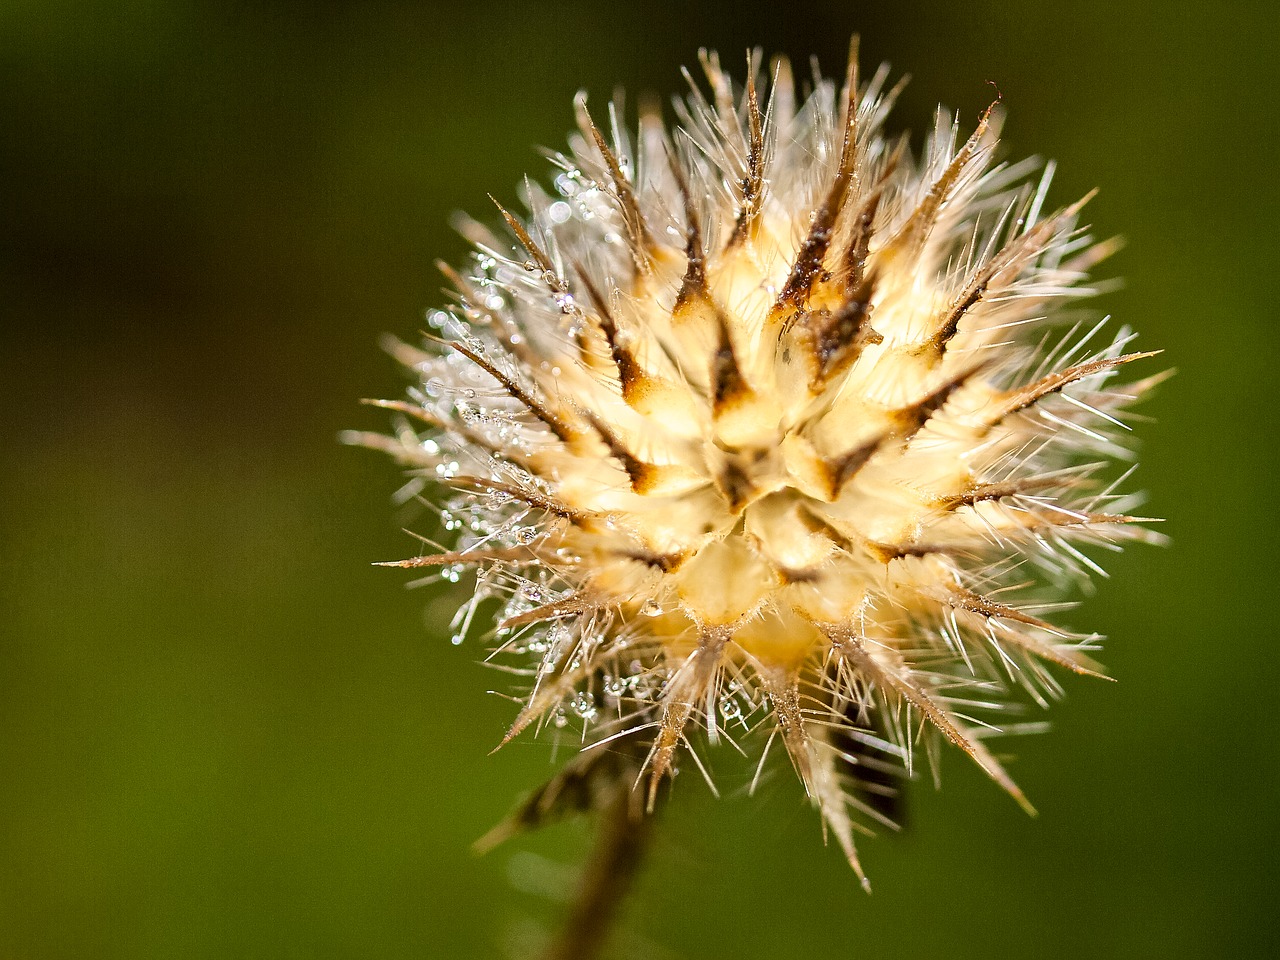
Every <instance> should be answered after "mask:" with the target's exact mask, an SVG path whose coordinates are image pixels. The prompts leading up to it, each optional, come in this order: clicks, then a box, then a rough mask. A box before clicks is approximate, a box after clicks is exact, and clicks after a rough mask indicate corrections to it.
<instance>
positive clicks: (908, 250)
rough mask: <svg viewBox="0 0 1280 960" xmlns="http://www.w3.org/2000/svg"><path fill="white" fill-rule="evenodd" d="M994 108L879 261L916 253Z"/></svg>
mask: <svg viewBox="0 0 1280 960" xmlns="http://www.w3.org/2000/svg"><path fill="white" fill-rule="evenodd" d="M995 106H996V105H995V104H994V103H993V104H991V105H990V106H989V107H987V109H985V110H984V111H982V116H981V117H980V118H979V120H978V126H977V128H976V129H975V130H974V131H973V133H972V135H970V137H969V139H968V140H966V141H965V143H964V146H962V147H961V148H960V150H959V151H957V153H956V155H955V156H954V157H953V158H952V159H951V162H950V163H949V164H947V168H946V169H945V170H943V171H942V173H941V174H940V175H939V177H938V179H937V180H935V181H934V182H933V184H932V185H931V186H930V187H929V192H928V193H927V194H925V197H924V199H923V200H921V201H920V203H919V205H917V207H916V208H915V210H913V211H912V213H911V216H910V217H908V218H907V221H906V222H905V223H904V224H903V225H902V227H901V228H900V229H899V230H898V232H897V233H896V234H894V236H893V238H892V239H891V240H890V241H889V242H888V243H887V244H886V245H885V248H884V249H883V250H882V251H881V252H880V256H881V257H884V258H885V259H886V260H890V259H894V258H896V257H899V256H904V257H906V258H907V259H910V258H911V257H913V256H915V255H916V254H917V253H918V252H919V250H920V248H921V247H922V246H923V244H924V241H925V239H926V238H927V237H928V235H929V232H930V231H931V230H932V229H933V225H934V223H935V222H936V221H937V218H938V213H939V211H940V210H941V209H942V205H943V204H944V203H945V202H946V201H947V199H948V198H949V197H950V196H951V191H952V190H953V189H955V186H956V184H957V183H958V182H959V180H960V175H961V174H962V173H963V172H964V170H965V168H966V167H967V166H968V165H969V162H970V161H971V160H973V158H974V157H975V156H976V155H977V153H978V148H979V146H980V144H981V143H982V139H983V138H984V137H985V136H986V135H987V131H988V130H989V129H990V126H991V113H992V111H993V110H994V109H995Z"/></svg>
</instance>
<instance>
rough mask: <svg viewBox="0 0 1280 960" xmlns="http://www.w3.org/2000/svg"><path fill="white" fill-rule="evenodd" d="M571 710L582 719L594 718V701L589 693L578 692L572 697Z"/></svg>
mask: <svg viewBox="0 0 1280 960" xmlns="http://www.w3.org/2000/svg"><path fill="white" fill-rule="evenodd" d="M573 712H574V713H576V714H577V715H578V716H580V717H581V718H582V719H583V720H594V719H595V718H596V702H595V700H593V699H592V698H591V696H590V695H589V694H586V693H579V694H578V695H577V696H576V697H574V698H573Z"/></svg>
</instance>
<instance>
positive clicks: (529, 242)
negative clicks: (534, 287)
mask: <svg viewBox="0 0 1280 960" xmlns="http://www.w3.org/2000/svg"><path fill="white" fill-rule="evenodd" d="M489 199H490V200H492V201H493V205H494V206H495V207H497V208H498V212H499V213H500V214H502V219H503V220H505V221H506V222H507V226H508V227H510V228H511V232H512V233H514V234H515V235H516V239H517V240H519V241H520V246H522V247H524V249H525V252H526V253H528V254H529V256H530V257H532V258H533V260H534V262H535V263H537V265H538V268H539V269H540V270H541V271H542V272H543V274H544V275H547V274H550V275H551V276H553V277H554V276H557V275H558V272H557V270H556V265H555V264H554V263H553V262H552V260H551V258H550V257H549V256H548V255H547V253H546V251H545V250H543V249H542V248H541V247H540V246H538V245H537V244H536V243H535V242H534V240H533V237H531V236H529V231H528V230H526V229H525V228H524V225H523V224H522V223H521V222H520V221H519V220H517V219H516V218H515V217H514V216H512V215H511V213H510V212H509V211H508V210H507V208H506V207H504V206H503V205H502V204H501V203H499V202H498V200H497V198H496V197H495V196H494V195H493V194H489ZM552 289H553V291H555V292H559V288H558V287H555V286H553V287H552Z"/></svg>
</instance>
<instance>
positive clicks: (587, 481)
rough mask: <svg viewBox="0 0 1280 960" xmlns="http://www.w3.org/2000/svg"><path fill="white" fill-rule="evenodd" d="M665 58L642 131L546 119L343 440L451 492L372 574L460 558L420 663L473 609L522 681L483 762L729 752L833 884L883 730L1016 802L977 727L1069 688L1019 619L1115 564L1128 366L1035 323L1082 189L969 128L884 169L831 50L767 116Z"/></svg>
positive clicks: (1064, 271)
mask: <svg viewBox="0 0 1280 960" xmlns="http://www.w3.org/2000/svg"><path fill="white" fill-rule="evenodd" d="M703 66H704V68H705V70H706V73H707V79H708V81H709V86H710V91H711V96H710V97H708V96H707V95H705V94H704V93H703V92H701V90H700V88H699V87H698V85H697V84H693V90H692V92H691V93H690V95H689V96H688V97H687V98H686V99H684V100H680V101H677V102H676V104H675V107H676V113H677V115H678V118H679V125H678V126H676V127H675V128H674V129H672V130H670V131H668V130H666V129H664V127H663V124H662V122H661V119H660V118H659V117H658V116H657V115H656V114H653V113H649V114H646V115H644V116H642V117H641V120H640V123H639V127H638V130H636V131H635V132H634V134H629V133H628V132H626V131H625V130H624V127H623V125H622V122H621V120H620V117H619V115H618V112H615V111H614V110H613V109H610V111H609V114H608V121H609V122H608V123H607V124H606V125H605V126H604V127H603V128H602V127H601V126H600V125H599V123H598V122H597V119H596V118H593V117H592V116H591V114H590V113H588V111H587V107H586V104H585V101H583V100H579V102H578V123H579V128H580V134H579V135H578V136H576V137H575V138H573V139H572V140H571V142H570V147H569V150H568V152H566V153H563V154H557V155H556V156H555V157H554V162H555V164H556V166H557V167H558V168H559V171H558V174H557V175H556V177H555V181H554V188H553V190H552V191H550V192H546V191H544V190H542V189H541V188H539V187H538V186H536V185H532V184H531V185H529V186H528V187H527V195H526V197H525V198H524V202H525V205H526V208H527V209H526V211H525V212H524V213H522V214H520V215H516V214H513V213H510V212H508V211H507V210H506V209H502V208H500V212H501V217H502V219H503V220H504V221H505V224H506V228H507V231H508V234H505V235H500V234H495V233H491V232H489V231H488V230H487V229H485V228H484V227H481V226H478V225H471V226H469V227H468V232H469V237H470V239H471V240H472V241H473V242H474V244H475V247H476V251H477V252H476V254H475V255H474V260H473V262H472V263H471V264H470V266H469V269H467V270H465V271H463V272H460V273H455V272H453V271H447V272H448V276H449V277H450V279H451V281H452V283H453V285H454V287H455V290H456V297H457V299H456V303H455V305H454V306H453V307H452V308H451V309H448V310H442V311H437V312H435V313H433V314H432V315H431V318H430V319H431V325H432V327H433V328H434V330H433V332H432V333H431V334H430V335H429V336H428V340H429V344H428V346H427V348H426V349H425V350H423V351H419V350H416V349H413V348H410V347H407V346H403V345H395V346H394V347H393V350H394V353H395V354H396V356H397V357H398V358H400V359H401V360H402V361H403V362H404V363H405V364H406V365H408V366H409V367H410V368H411V369H412V370H413V373H414V376H415V378H416V380H417V383H416V385H415V386H414V388H413V389H412V390H411V391H410V399H409V400H408V401H396V402H384V403H383V404H382V405H383V406H386V407H388V408H390V409H393V410H395V411H397V412H398V413H399V414H401V415H402V419H401V421H400V423H399V426H398V428H397V430H396V432H395V434H394V435H393V436H391V437H381V436H370V435H364V434H361V435H355V436H353V437H351V438H350V439H352V440H353V441H355V442H361V443H366V444H370V445H373V446H375V447H378V448H380V449H385V450H387V451H389V452H390V453H391V454H392V455H393V456H395V457H396V458H397V459H398V460H399V461H400V462H401V463H403V464H405V465H406V466H407V467H409V468H410V469H411V471H412V472H413V475H414V476H415V477H418V478H423V479H425V480H428V481H431V482H434V483H438V484H441V485H443V487H444V488H445V489H446V490H449V491H452V493H451V495H450V497H449V498H448V500H447V509H446V510H445V512H444V513H443V514H442V516H443V517H444V518H445V527H446V529H448V530H452V531H456V532H455V534H454V543H453V544H452V546H450V547H449V548H447V549H445V548H441V550H440V551H439V552H437V553H435V554H433V555H429V556H422V557H418V558H417V559H414V560H408V561H404V562H402V563H400V564H398V565H399V566H404V567H423V566H438V567H441V568H442V569H443V570H444V573H445V576H446V577H447V578H448V579H451V580H455V581H456V580H457V579H458V577H459V575H460V574H461V572H462V571H464V570H466V569H471V570H473V571H474V575H475V582H476V588H475V592H474V594H473V596H472V598H471V600H470V601H469V602H468V603H467V604H465V605H464V606H463V608H462V609H461V610H460V611H459V612H458V615H457V618H456V619H455V621H454V629H455V632H456V636H455V639H457V640H460V639H461V638H462V636H463V635H464V634H465V633H467V631H468V630H469V629H470V628H471V626H472V623H473V618H474V617H475V615H476V611H477V609H478V608H479V607H480V606H481V605H482V604H483V603H484V602H485V601H486V600H489V599H491V598H492V599H495V600H496V601H497V605H498V609H499V613H498V619H499V625H498V628H497V631H496V637H497V648H496V650H495V651H494V656H495V657H510V658H514V661H515V664H516V669H517V672H525V673H526V674H527V676H528V680H529V682H528V686H527V689H526V691H525V693H524V701H523V703H524V705H523V709H521V711H520V713H519V715H518V716H517V718H516V719H515V722H514V723H513V725H512V727H511V730H510V733H509V734H508V737H507V739H510V738H511V737H514V736H516V735H517V734H519V733H521V732H522V731H523V730H525V729H526V728H527V727H529V726H530V725H532V724H539V725H540V724H542V723H543V722H547V721H549V722H550V723H551V724H552V725H553V726H556V727H563V726H566V725H568V724H570V723H572V724H574V725H575V726H577V725H581V726H582V727H583V735H584V738H586V742H587V743H588V744H589V745H590V744H595V743H600V742H601V741H605V740H608V741H610V742H612V743H614V744H615V745H616V744H617V743H619V742H622V741H628V742H630V743H637V742H641V741H642V742H643V743H644V748H643V749H642V751H641V752H640V754H639V761H638V764H639V765H640V766H642V767H643V770H644V780H645V783H646V784H647V786H646V787H645V790H646V791H647V796H648V799H649V803H650V804H652V801H653V796H654V791H655V790H656V789H657V787H658V785H659V783H660V782H661V781H662V780H663V778H664V777H666V776H668V775H670V774H672V773H673V772H674V770H675V764H676V761H677V756H678V755H679V754H682V753H683V754H686V755H689V756H691V758H692V759H693V760H694V761H695V762H696V763H697V764H698V766H699V767H701V766H702V764H701V763H700V762H699V761H698V758H697V756H696V754H694V753H693V749H694V746H695V745H697V744H701V743H702V742H703V741H702V740H701V739H698V740H697V741H695V742H694V743H691V739H690V735H691V733H692V732H693V731H694V730H701V731H703V732H704V733H705V738H706V741H707V742H710V743H716V742H718V741H719V740H721V739H725V740H730V741H732V742H735V743H736V740H737V738H739V736H740V735H744V734H746V733H748V732H752V731H754V730H756V728H762V729H761V731H760V733H759V734H758V742H759V743H760V744H761V747H760V749H761V751H762V753H767V751H768V749H769V746H770V745H771V744H773V743H774V741H775V740H777V741H779V742H780V743H781V745H782V746H783V747H784V748H785V750H786V751H787V753H788V754H789V755H790V758H791V761H792V763H793V765H794V767H795V769H796V771H797V773H798V774H799V776H800V778H801V779H802V780H803V782H804V786H805V789H806V790H807V792H808V794H809V796H810V797H811V798H812V800H813V802H814V804H815V805H816V806H817V807H818V809H819V810H820V811H821V814H822V816H823V818H824V820H825V823H826V824H827V826H828V827H829V828H830V830H831V831H832V833H833V834H834V836H835V837H836V839H837V841H838V842H839V843H840V845H841V847H842V848H843V849H844V851H845V853H846V855H847V856H848V858H849V860H850V862H851V863H852V864H853V866H854V868H855V869H857V870H858V872H859V874H861V869H860V868H859V866H858V861H857V856H856V853H855V851H854V845H853V839H852V834H853V831H854V830H855V829H856V828H857V822H858V821H859V820H861V819H867V818H870V819H872V820H875V819H883V818H884V813H883V811H884V803H883V802H882V800H883V798H882V796H881V795H882V794H883V793H885V792H886V790H891V787H886V786H885V783H886V778H885V777H884V771H885V770H886V769H891V768H892V766H893V765H895V764H899V765H903V766H905V768H906V770H907V771H910V769H911V766H912V753H913V748H914V747H915V745H916V744H917V741H918V740H919V739H921V738H920V737H919V733H920V731H921V729H922V730H923V733H924V734H925V736H924V737H923V742H924V743H925V744H926V745H927V746H929V747H932V746H934V745H935V744H936V743H938V742H940V741H941V740H949V741H950V742H951V743H953V744H955V745H956V746H958V747H959V748H960V749H962V750H963V751H965V752H966V753H968V754H969V755H970V756H971V757H972V758H973V759H974V760H975V761H976V762H977V763H978V764H979V765H980V766H981V767H982V769H983V770H985V771H986V773H987V774H988V775H990V776H991V777H992V779H994V780H995V781H996V782H997V783H999V784H1000V785H1001V786H1002V787H1004V788H1005V789H1006V790H1007V791H1009V793H1011V794H1012V795H1013V796H1014V797H1015V798H1016V799H1017V800H1018V801H1019V802H1020V803H1022V804H1023V805H1024V806H1027V803H1026V801H1025V799H1024V798H1023V796H1022V794H1021V792H1020V791H1019V790H1018V788H1017V787H1016V786H1015V785H1014V783H1013V781H1012V780H1011V779H1010V777H1009V775H1008V774H1007V773H1006V772H1005V770H1004V768H1003V767H1002V766H1001V764H1000V763H999V761H998V760H997V759H996V758H995V756H994V755H993V754H992V753H991V752H990V750H989V749H988V748H987V746H986V738H987V737H988V736H990V735H992V734H995V733H1000V732H1010V731H1012V730H1016V729H1017V728H1018V724H1014V723H1010V722H1008V720H1007V714H1008V713H1009V712H1011V705H1010V701H1012V700H1016V699H1020V698H1017V697H1014V696H1011V695H1012V694H1016V693H1017V692H1018V691H1019V690H1021V691H1022V693H1023V694H1024V695H1026V696H1029V697H1030V698H1031V699H1032V700H1033V701H1036V702H1038V703H1044V702H1045V701H1046V700H1047V699H1049V698H1050V697H1052V696H1054V695H1055V694H1056V693H1057V692H1058V685H1057V682H1056V680H1055V679H1054V677H1053V676H1052V674H1051V671H1050V669H1049V667H1048V665H1054V666H1058V667H1062V668H1065V669H1066V670H1070V671H1075V672H1078V673H1095V672H1096V670H1097V668H1096V666H1095V665H1094V663H1093V661H1092V660H1091V659H1090V658H1089V651H1091V650H1092V649H1093V648H1094V647H1095V646H1096V644H1097V641H1098V639H1099V638H1098V637H1097V636H1096V635H1094V634H1088V635H1081V634H1077V633H1072V632H1070V631H1068V630H1066V629H1063V628H1061V627H1058V626H1055V625H1054V624H1053V623H1051V622H1050V621H1049V620H1047V619H1045V615H1046V611H1047V610H1048V609H1049V608H1050V607H1051V606H1053V605H1054V604H1053V603H1052V601H1054V600H1055V599H1061V595H1062V593H1063V592H1064V591H1065V590H1066V589H1067V588H1068V586H1069V581H1071V580H1073V579H1075V578H1078V577H1081V576H1083V577H1087V576H1088V574H1089V572H1090V571H1091V570H1092V571H1097V570H1098V568H1097V566H1096V564H1095V562H1094V561H1093V560H1092V559H1090V558H1089V556H1088V555H1087V554H1086V552H1085V551H1084V550H1082V549H1081V548H1082V547H1087V546H1090V545H1101V546H1107V547H1110V546H1113V545H1115V544H1117V543H1119V542H1121V541H1123V540H1126V539H1135V538H1136V539H1148V540H1149V539H1153V535H1152V534H1151V533H1150V532H1149V531H1147V530H1146V529H1145V528H1144V527H1143V526H1141V525H1140V518H1135V517H1133V516H1130V515H1128V512H1127V511H1128V510H1130V509H1131V508H1132V505H1133V500H1132V498H1128V497H1125V496H1122V495H1119V494H1117V493H1115V492H1114V486H1115V484H1111V485H1106V484H1104V483H1102V482H1101V481H1100V479H1099V478H1100V477H1101V476H1102V475H1103V474H1104V471H1105V469H1106V467H1107V465H1108V464H1109V463H1110V462H1111V461H1113V460H1115V459H1117V458H1121V457H1123V456H1124V455H1125V451H1124V449H1123V448H1122V447H1121V446H1120V445H1118V443H1117V437H1118V436H1121V433H1120V431H1121V430H1122V429H1124V424H1123V423H1122V421H1121V419H1120V418H1121V416H1122V415H1123V411H1124V409H1125V408H1126V407H1127V406H1128V405H1129V404H1130V403H1131V402H1132V401H1133V400H1135V399H1136V398H1137V397H1138V396H1139V395H1140V394H1141V393H1142V392H1143V391H1144V390H1145V389H1146V387H1147V386H1149V385H1150V382H1151V381H1147V382H1139V383H1136V384H1135V383H1129V384H1127V385H1126V386H1123V387H1121V386H1117V385H1116V382H1115V381H1116V378H1117V375H1118V373H1119V370H1120V368H1121V367H1123V366H1125V365H1127V364H1128V363H1129V362H1130V361H1133V360H1137V359H1140V358H1142V357H1146V356H1149V355H1150V354H1145V353H1135V352H1132V351H1130V350H1129V343H1130V341H1131V340H1132V335H1131V334H1129V333H1128V332H1126V331H1124V330H1121V331H1120V332H1119V333H1117V334H1116V335H1114V337H1113V338H1111V339H1110V341H1109V342H1106V341H1103V340H1102V332H1101V331H1102V330H1103V328H1104V326H1105V321H1104V322H1103V323H1099V324H1097V325H1096V326H1092V327H1088V328H1086V327H1084V326H1081V325H1080V324H1077V326H1075V327H1072V328H1071V329H1070V330H1069V331H1068V332H1066V333H1065V335H1062V334H1058V335H1055V334H1052V333H1049V332H1047V331H1049V330H1050V328H1051V326H1052V325H1053V324H1054V323H1055V322H1058V321H1060V320H1061V319H1062V313H1061V311H1062V308H1063V307H1064V305H1066V304H1069V303H1070V302H1071V301H1073V300H1074V299H1076V298H1080V297H1083V296H1087V295H1088V294H1090V293H1091V292H1092V290H1091V289H1090V287H1089V286H1088V284H1087V277H1086V270H1087V269H1088V268H1089V267H1090V266H1091V265H1092V264H1093V263H1094V262H1095V261H1096V260H1098V259H1099V258H1100V257H1101V256H1103V255H1105V253H1106V252H1107V250H1108V245H1106V244H1095V243H1094V242H1093V241H1092V240H1091V238H1089V237H1088V236H1087V235H1086V234H1085V233H1084V232H1083V231H1082V230H1081V229H1080V227H1079V226H1078V220H1077V218H1078V215H1079V212H1080V208H1081V206H1082V205H1083V202H1084V201H1081V202H1080V203H1076V204H1073V205H1071V206H1068V207H1066V208H1064V209H1061V210H1059V211H1057V212H1053V213H1049V212H1046V209H1045V206H1044V204H1045V197H1046V193H1047V191H1048V188H1049V181H1050V178H1051V175H1052V167H1048V168H1047V169H1045V170H1044V171H1043V173H1042V175H1041V176H1040V177H1039V178H1038V180H1035V179H1033V180H1028V176H1029V175H1030V174H1031V173H1032V171H1033V170H1034V169H1035V164H1033V163H1031V162H1024V163H1016V164H1012V165H1008V164H996V163H994V162H993V159H992V154H993V150H994V148H995V145H996V131H997V128H998V126H999V119H1000V118H999V114H998V112H997V111H996V110H995V109H988V110H987V111H986V112H985V113H984V114H983V115H982V116H981V118H980V120H979V122H978V124H977V128H976V129H975V130H974V131H973V133H972V134H971V135H969V136H968V137H967V138H965V139H963V140H961V139H960V138H959V135H958V130H959V122H958V120H956V119H953V118H952V117H951V116H950V115H947V114H944V113H942V112H939V114H938V118H937V124H936V128H935V130H934V132H933V134H932V136H931V137H930V138H929V139H928V143H927V146H926V148H925V151H924V155H923V156H922V157H921V158H919V159H918V160H917V159H913V158H912V157H911V156H910V155H909V153H908V151H907V150H906V149H905V145H904V141H902V140H897V141H894V140H890V139H887V138H886V137H885V136H884V134H883V133H882V125H883V122H884V120H885V116H886V114H887V113H888V111H889V109H890V107H891V105H892V103H893V100H894V96H895V93H896V90H889V91H886V90H885V86H884V84H885V79H886V76H887V71H886V70H885V69H883V68H882V69H881V70H880V71H879V72H878V73H876V74H875V76H873V77H872V78H871V79H870V80H869V81H866V82H865V83H864V82H861V81H860V80H859V78H858V75H857V69H856V56H855V57H854V58H853V62H852V63H851V66H850V70H849V73H848V75H847V77H846V78H845V81H844V84H843V87H841V86H839V85H837V84H836V83H834V82H832V81H830V80H823V79H820V78H819V79H817V80H816V82H815V86H814V89H813V92H812V93H811V94H809V95H808V97H807V98H805V99H803V100H797V96H796V93H795V90H794V89H793V85H792V81H791V79H790V77H791V74H790V70H789V68H788V67H787V65H786V64H785V62H781V61H779V62H777V63H775V65H774V69H773V74H772V76H773V80H772V83H771V84H770V85H769V86H768V91H767V94H766V93H765V92H764V88H765V84H764V83H763V82H762V80H761V76H760V69H759V66H758V59H757V58H755V57H753V58H751V60H750V72H749V76H748V80H747V84H746V87H745V89H743V90H736V89H735V88H734V87H733V86H732V84H731V82H730V80H729V79H728V78H727V77H726V76H725V75H724V74H723V73H722V72H721V70H720V67H719V61H718V60H717V59H716V58H715V57H714V56H704V58H703ZM1125 476H1126V477H1127V473H1126V474H1125ZM1122 479H1123V478H1122ZM1099 572H1100V571H1099ZM1002 711H1004V713H1003V714H1002ZM980 716H981V717H984V719H982V720H978V719H976V718H977V717H980ZM930 755H931V756H932V755H933V753H932V750H931V751H930ZM761 763H762V764H763V757H762V758H761ZM579 768H581V769H579ZM587 769H588V768H587V767H586V766H584V765H582V764H578V765H577V766H576V767H575V774H574V776H575V778H577V779H578V780H583V781H585V779H586V771H587ZM544 796H545V791H544V793H540V794H539V797H544Z"/></svg>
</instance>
